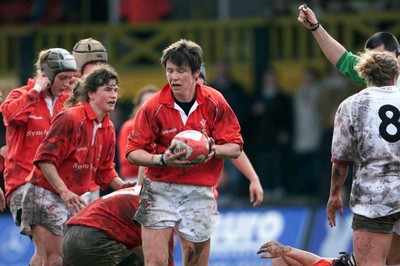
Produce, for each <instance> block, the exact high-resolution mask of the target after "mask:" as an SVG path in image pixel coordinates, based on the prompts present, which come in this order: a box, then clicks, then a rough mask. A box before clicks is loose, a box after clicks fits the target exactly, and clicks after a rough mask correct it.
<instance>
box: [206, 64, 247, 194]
mask: <svg viewBox="0 0 400 266" xmlns="http://www.w3.org/2000/svg"><path fill="white" fill-rule="evenodd" d="M208 85H209V86H211V87H213V88H214V89H216V90H218V91H219V92H221V93H222V95H223V96H224V98H225V99H226V101H227V102H228V103H229V105H230V106H231V108H232V109H233V111H234V112H235V115H236V117H237V119H238V120H239V123H240V125H241V127H242V132H243V134H245V132H244V131H245V128H246V125H247V122H248V121H247V118H248V115H247V114H248V100H247V96H246V94H245V92H244V89H243V87H242V86H241V85H240V84H239V83H238V82H237V81H236V80H235V79H234V78H233V76H232V74H231V72H230V69H229V66H228V63H227V62H225V61H222V60H221V61H218V62H217V63H216V65H215V73H214V79H213V80H212V81H210V82H209V84H208ZM224 177H226V178H224ZM241 180H243V179H242V177H241V173H240V172H239V170H238V169H237V168H236V167H235V166H234V165H233V163H232V162H231V160H226V161H225V164H224V170H223V176H222V178H221V180H220V186H219V190H220V191H221V193H222V192H224V193H225V192H226V193H230V194H231V195H233V196H235V197H236V196H237V195H238V194H243V193H242V191H241V188H242V187H243V185H242V183H241Z"/></svg>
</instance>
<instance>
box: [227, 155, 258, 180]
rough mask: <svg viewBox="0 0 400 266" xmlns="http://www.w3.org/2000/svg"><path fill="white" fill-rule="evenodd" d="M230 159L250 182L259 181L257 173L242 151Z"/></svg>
mask: <svg viewBox="0 0 400 266" xmlns="http://www.w3.org/2000/svg"><path fill="white" fill-rule="evenodd" d="M231 161H232V163H233V164H234V165H235V167H236V168H237V169H238V170H239V171H240V172H241V173H242V174H243V175H244V176H245V177H246V178H247V179H248V180H249V181H250V182H253V181H259V178H258V175H257V173H256V171H255V170H254V167H253V165H252V164H251V162H250V160H249V158H248V157H247V154H246V153H245V152H244V151H243V152H242V153H241V154H240V155H239V157H238V158H237V159H231Z"/></svg>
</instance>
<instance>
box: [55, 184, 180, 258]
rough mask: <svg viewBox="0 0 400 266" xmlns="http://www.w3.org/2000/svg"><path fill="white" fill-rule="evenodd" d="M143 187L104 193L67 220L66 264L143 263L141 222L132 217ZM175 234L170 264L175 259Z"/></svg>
mask: <svg viewBox="0 0 400 266" xmlns="http://www.w3.org/2000/svg"><path fill="white" fill-rule="evenodd" d="M139 190H140V187H131V188H126V189H122V190H118V191H115V192H113V193H111V194H108V195H105V196H103V197H101V198H99V199H97V200H95V201H94V202H92V203H91V204H89V205H88V206H87V207H85V208H84V209H82V210H81V211H80V212H79V213H78V214H76V215H75V216H74V217H72V218H71V219H70V220H69V221H68V222H67V227H66V229H65V233H64V237H63V240H62V252H63V257H64V260H65V262H66V263H67V265H69V266H74V265H79V266H84V265H107V266H111V265H119V266H122V265H130V266H132V265H135V266H137V265H144V262H143V251H142V232H141V228H140V224H139V223H137V222H135V221H134V220H133V219H132V218H133V216H134V215H135V213H136V209H137V206H138V204H139ZM173 244H174V242H173V237H172V236H171V238H170V242H169V246H170V249H169V250H170V253H169V262H168V265H169V266H172V265H174V262H173Z"/></svg>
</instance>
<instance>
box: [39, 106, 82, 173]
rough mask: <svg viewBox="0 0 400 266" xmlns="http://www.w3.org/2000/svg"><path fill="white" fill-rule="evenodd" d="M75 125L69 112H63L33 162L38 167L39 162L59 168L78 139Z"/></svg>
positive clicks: (55, 120)
mask: <svg viewBox="0 0 400 266" xmlns="http://www.w3.org/2000/svg"><path fill="white" fill-rule="evenodd" d="M74 124H75V123H74V119H73V116H72V115H69V113H67V112H61V113H60V114H58V115H57V116H56V117H55V119H54V120H53V123H52V125H51V127H50V129H49V133H48V134H47V136H46V138H45V139H44V140H43V142H42V143H41V144H40V146H39V148H38V150H37V152H36V155H35V158H34V160H33V163H34V164H35V165H36V166H37V167H38V162H49V163H53V164H54V165H55V166H56V167H58V166H59V165H60V163H61V162H62V161H63V160H64V158H66V157H67V156H68V153H69V148H71V147H75V144H74V140H75V139H77V137H74V136H73V133H74V132H75V134H76V131H75V130H74V128H75V125H74ZM72 125H73V126H72ZM38 168H39V167H38Z"/></svg>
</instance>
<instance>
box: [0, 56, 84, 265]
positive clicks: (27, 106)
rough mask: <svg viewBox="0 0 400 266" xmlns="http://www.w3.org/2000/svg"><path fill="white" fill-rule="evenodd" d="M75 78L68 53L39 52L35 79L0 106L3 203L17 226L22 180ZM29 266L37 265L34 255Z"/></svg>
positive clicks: (30, 168)
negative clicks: (3, 140) (3, 146)
mask: <svg viewBox="0 0 400 266" xmlns="http://www.w3.org/2000/svg"><path fill="white" fill-rule="evenodd" d="M75 74H76V62H75V59H74V58H73V57H72V55H71V54H70V53H69V52H68V51H66V50H64V49H61V48H53V49H48V50H43V51H41V52H40V53H39V58H38V61H37V62H36V76H35V77H34V78H32V79H29V80H28V83H27V84H26V85H24V86H22V87H20V88H17V89H14V90H12V91H11V92H10V93H9V94H8V96H7V99H6V100H5V101H4V103H3V104H2V105H1V112H2V114H3V119H4V124H5V126H6V146H7V149H8V151H7V156H6V160H5V164H6V166H7V167H6V169H5V171H4V181H5V189H6V199H7V201H8V206H9V207H10V211H11V214H12V216H13V219H14V222H15V224H16V225H17V226H20V223H21V211H22V196H23V193H24V191H25V188H26V180H25V179H26V178H27V176H28V175H29V173H30V172H31V171H32V168H33V158H34V156H35V153H36V150H37V148H38V147H39V145H40V143H41V142H42V141H43V139H44V138H45V136H46V135H47V133H48V130H49V128H50V124H51V121H52V119H53V117H55V116H56V115H57V114H58V113H59V112H60V111H61V110H62V109H63V107H64V102H65V100H66V99H67V98H68V88H69V86H70V84H71V81H72V80H73V77H74V76H75ZM30 264H31V265H41V260H40V257H39V256H38V255H37V253H36V252H35V254H34V256H33V257H32V259H31V262H30Z"/></svg>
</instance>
